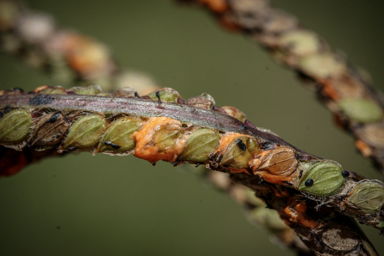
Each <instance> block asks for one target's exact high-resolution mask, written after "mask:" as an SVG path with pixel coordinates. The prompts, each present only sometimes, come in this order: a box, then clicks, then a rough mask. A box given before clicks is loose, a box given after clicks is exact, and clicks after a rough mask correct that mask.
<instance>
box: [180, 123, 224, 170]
mask: <svg viewBox="0 0 384 256" xmlns="http://www.w3.org/2000/svg"><path fill="white" fill-rule="evenodd" d="M219 139H220V137H219V135H218V134H217V133H216V132H215V131H212V130H210V129H200V130H197V131H195V132H194V133H192V134H191V136H190V137H189V138H188V140H187V142H186V144H185V148H184V151H183V153H182V154H181V155H180V157H179V159H180V160H183V161H191V162H199V163H200V162H205V161H207V160H208V159H209V154H211V153H212V152H213V151H215V149H216V148H217V147H218V145H219Z"/></svg>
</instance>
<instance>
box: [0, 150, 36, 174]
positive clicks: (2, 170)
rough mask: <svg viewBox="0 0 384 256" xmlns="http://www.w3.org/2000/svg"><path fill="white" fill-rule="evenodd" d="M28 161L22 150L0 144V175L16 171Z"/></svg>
mask: <svg viewBox="0 0 384 256" xmlns="http://www.w3.org/2000/svg"><path fill="white" fill-rule="evenodd" d="M29 162H30V161H28V159H27V157H26V156H25V154H24V151H16V150H13V149H8V148H4V147H1V146H0V177H1V176H10V175H14V174H16V173H18V172H19V171H21V170H22V169H23V168H24V167H25V166H26V165H27V164H28V163H29Z"/></svg>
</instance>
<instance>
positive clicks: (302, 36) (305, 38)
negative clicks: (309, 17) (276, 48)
mask: <svg viewBox="0 0 384 256" xmlns="http://www.w3.org/2000/svg"><path fill="white" fill-rule="evenodd" d="M279 43H280V45H281V46H282V47H283V48H285V49H286V50H288V51H289V52H292V53H293V54H295V55H301V56H303V55H307V54H311V53H316V52H318V51H319V50H320V48H321V43H320V39H319V38H318V36H317V35H316V34H315V33H313V32H311V31H308V30H291V31H288V32H286V33H284V34H283V35H282V36H281V37H280V39H279Z"/></svg>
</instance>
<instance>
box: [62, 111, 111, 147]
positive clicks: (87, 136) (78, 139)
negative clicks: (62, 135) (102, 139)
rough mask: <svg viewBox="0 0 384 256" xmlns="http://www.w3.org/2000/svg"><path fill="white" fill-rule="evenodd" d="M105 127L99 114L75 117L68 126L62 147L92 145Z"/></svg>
mask: <svg viewBox="0 0 384 256" xmlns="http://www.w3.org/2000/svg"><path fill="white" fill-rule="evenodd" d="M104 129H105V121H104V119H103V118H102V117H101V116H99V115H86V116H82V117H80V118H79V119H77V120H76V121H75V122H74V123H73V124H72V126H71V128H69V133H68V136H67V138H66V140H65V143H64V148H68V147H76V148H88V147H92V146H94V145H95V144H96V143H97V141H98V139H99V136H100V134H101V133H102V132H103V130H104Z"/></svg>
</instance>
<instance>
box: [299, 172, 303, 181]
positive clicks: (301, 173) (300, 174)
mask: <svg viewBox="0 0 384 256" xmlns="http://www.w3.org/2000/svg"><path fill="white" fill-rule="evenodd" d="M302 176H303V170H300V173H299V179H300V178H301V177H302Z"/></svg>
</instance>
